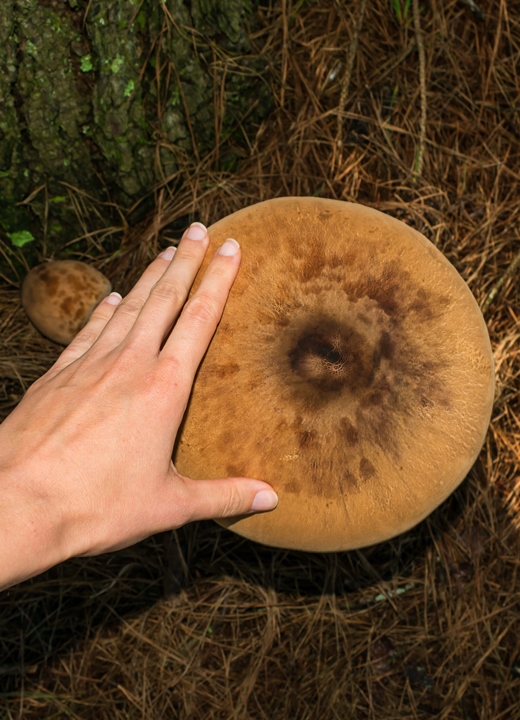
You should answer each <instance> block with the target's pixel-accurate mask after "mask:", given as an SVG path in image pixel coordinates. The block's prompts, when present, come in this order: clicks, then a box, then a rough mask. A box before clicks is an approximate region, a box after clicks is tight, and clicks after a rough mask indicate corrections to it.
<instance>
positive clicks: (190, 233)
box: [186, 222, 208, 240]
mask: <svg viewBox="0 0 520 720" xmlns="http://www.w3.org/2000/svg"><path fill="white" fill-rule="evenodd" d="M207 234H208V231H207V230H206V226H205V225H203V224H202V223H200V222H194V223H192V224H191V225H190V226H189V228H188V229H187V230H186V237H187V238H189V239H190V240H204V238H205V237H206V235H207Z"/></svg>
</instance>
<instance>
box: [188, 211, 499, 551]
mask: <svg viewBox="0 0 520 720" xmlns="http://www.w3.org/2000/svg"><path fill="white" fill-rule="evenodd" d="M209 233H210V237H211V242H212V246H211V248H210V250H209V252H208V257H209V256H211V255H212V254H213V252H214V251H215V249H216V248H217V246H218V245H220V244H221V243H222V242H223V241H224V240H225V239H226V238H227V237H235V238H236V239H237V240H238V241H239V242H240V243H241V246H242V251H243V252H242V257H243V259H242V268H241V270H240V272H239V275H238V278H237V280H236V281H235V285H234V286H233V289H232V292H231V295H230V298H229V301H228V304H227V306H226V309H225V313H224V316H223V319H222V321H221V324H220V327H219V329H218V330H217V333H216V335H215V338H214V340H213V342H212V344H211V346H210V348H209V350H208V353H207V355H206V357H205V359H204V361H203V363H202V366H201V368H200V372H199V374H198V377H197V380H196V382H195V386H194V389H193V394H192V397H191V400H190V404H189V407H188V412H187V416H186V420H185V424H184V428H183V431H182V435H181V437H180V440H179V444H178V449H177V453H176V458H175V461H176V464H177V467H178V469H179V471H180V472H182V473H185V474H187V475H190V476H192V477H201V478H203V477H219V476H237V475H238V476H247V477H254V478H259V479H262V480H266V481H268V482H269V483H271V484H272V485H273V487H274V489H275V490H276V491H277V492H278V494H279V499H280V501H279V505H278V507H277V508H276V510H274V511H272V512H270V513H264V514H259V515H254V516H248V517H243V518H236V519H232V520H225V521H221V522H222V524H223V525H225V526H227V527H229V528H231V529H232V530H234V531H235V532H237V533H239V534H240V535H243V536H245V537H247V538H251V539H253V540H256V541H258V542H261V543H264V544H267V545H274V546H278V547H284V548H293V549H299V550H311V551H337V550H346V549H351V548H356V547H363V546H366V545H371V544H373V543H377V542H380V541H382V540H386V539H388V538H391V537H393V536H395V535H397V534H399V533H401V532H403V531H405V530H407V529H408V528H410V527H412V526H413V525H415V524H416V523H418V522H419V521H420V520H422V519H423V518H424V517H425V516H426V515H428V514H429V513H430V512H431V511H432V510H433V509H434V508H435V507H437V506H438V505H439V504H440V503H441V502H442V501H443V500H444V499H445V498H446V497H447V496H448V495H449V494H450V493H451V492H452V491H453V490H454V488H455V487H456V486H457V485H458V484H459V483H460V482H461V481H462V479H463V478H464V477H465V475H466V474H467V472H468V471H469V469H470V467H471V465H472V464H473V462H474V461H475V459H476V457H477V455H478V452H479V450H480V448H481V446H482V443H483V441H484V437H485V434H486V430H487V427H488V423H489V419H490V414H491V407H492V401H493V390H494V377H493V358H492V354H491V347H490V342H489V337H488V333H487V329H486V326H485V323H484V320H483V318H482V315H481V313H480V310H479V308H478V306H477V303H476V302H475V299H474V298H473V295H472V294H471V292H470V290H469V289H468V287H467V285H466V283H465V282H464V281H463V279H462V278H461V277H460V275H459V274H458V273H457V271H456V270H455V269H454V267H453V266H452V265H451V264H450V263H449V262H448V260H446V258H445V257H444V256H443V255H442V254H441V253H440V252H439V251H438V250H437V249H436V248H435V246H434V245H432V243H430V242H429V241H428V240H427V239H426V238H425V237H423V236H422V235H421V234H420V233H418V232H416V231H415V230H413V229H412V228H410V227H408V226H407V225H405V224H404V223H402V222H400V221H398V220H395V219H394V218H392V217H389V216H387V215H384V214H383V213H380V212H378V211H376V210H372V209H369V208H367V207H364V206H362V205H355V204H351V203H345V202H340V201H336V200H323V199H317V198H282V199H277V200H271V201H267V202H263V203H259V204H258V205H253V206H251V207H248V208H246V209H244V210H240V211H239V212H236V213H234V214H233V215H231V216H229V217H226V218H224V219H223V220H221V221H220V222H217V223H216V224H215V225H213V226H212V227H211V228H210V230H209ZM204 267H205V266H204ZM204 267H203V268H202V270H201V273H202V272H203V270H204ZM198 277H199V279H200V274H199V276H198Z"/></svg>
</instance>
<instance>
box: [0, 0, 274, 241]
mask: <svg viewBox="0 0 520 720" xmlns="http://www.w3.org/2000/svg"><path fill="white" fill-rule="evenodd" d="M256 2H257V0H253V2H251V3H249V2H244V0H2V2H1V3H0V226H1V227H2V228H3V230H4V231H5V232H8V233H13V232H16V231H20V230H23V229H32V230H35V229H36V230H35V234H36V235H37V236H38V233H41V232H45V233H46V235H47V237H48V241H49V243H50V246H52V247H56V246H59V245H60V244H63V242H64V241H67V240H70V239H71V237H74V235H75V234H78V233H79V234H81V230H83V231H85V230H88V229H89V227H88V226H86V225H85V218H84V217H80V216H81V212H80V211H78V203H77V202H74V201H73V199H72V196H73V192H72V193H71V192H70V188H69V192H67V185H64V183H65V184H68V186H70V187H73V188H78V189H79V190H80V191H83V192H84V193H87V194H88V195H89V196H91V197H93V198H95V199H96V200H99V201H105V202H106V201H111V202H115V203H117V204H118V205H121V206H123V207H129V206H131V205H132V204H133V203H134V202H135V201H136V200H138V199H140V198H142V197H144V196H146V195H147V194H148V195H149V193H150V191H151V190H152V188H153V187H154V186H155V185H156V183H157V182H159V181H161V180H164V179H165V178H168V177H169V176H171V175H172V174H173V173H175V172H176V170H177V169H178V167H179V158H181V157H183V156H184V157H185V156H186V154H193V155H194V156H195V158H201V157H203V156H205V155H207V153H208V152H210V151H211V150H215V148H218V152H215V153H214V157H215V162H217V163H218V167H220V168H221V169H222V168H223V167H225V168H232V166H233V163H234V162H235V161H236V159H237V157H238V156H239V155H240V153H241V152H243V150H241V147H242V148H243V147H244V145H245V137H244V135H247V134H248V133H249V134H250V133H251V132H252V131H254V127H255V125H257V124H258V123H259V122H260V120H261V119H262V117H264V116H265V115H266V114H267V113H268V112H269V110H270V104H271V100H270V93H269V90H268V85H267V82H266V79H265V75H266V72H267V68H266V61H265V59H264V58H262V57H260V56H259V55H258V54H255V52H254V50H253V48H252V47H251V44H250V41H249V40H248V31H249V29H250V28H251V27H252V26H254V25H255V23H256V22H257V14H256V10H257V6H256ZM38 188H40V189H38ZM31 194H33V197H32V199H31V201H30V203H29V205H23V206H20V205H19V204H18V203H20V201H22V200H23V199H24V198H27V196H29V195H31ZM29 207H30V212H29V210H28V208H29ZM143 208H146V204H144V205H143ZM102 217H103V215H102V213H101V215H100V216H99V217H98V222H101V221H102ZM35 218H37V222H36V224H35Z"/></svg>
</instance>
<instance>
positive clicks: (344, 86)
mask: <svg viewBox="0 0 520 720" xmlns="http://www.w3.org/2000/svg"><path fill="white" fill-rule="evenodd" d="M366 8H367V0H360V4H359V13H358V16H357V21H356V24H355V26H354V33H353V35H352V39H351V41H350V45H349V46H348V49H347V56H346V68H345V75H344V76H343V80H342V82H341V93H340V96H339V105H338V109H337V116H338V128H337V131H336V146H335V153H334V154H335V155H336V153H338V154H339V152H338V151H339V150H341V148H342V147H343V140H342V135H343V113H344V112H345V106H346V104H347V98H348V91H349V88H350V81H351V79H352V70H353V68H354V59H355V57H356V53H357V49H358V41H359V33H360V32H361V28H362V26H363V19H364V17H365V10H366ZM334 164H335V163H334Z"/></svg>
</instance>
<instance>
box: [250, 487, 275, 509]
mask: <svg viewBox="0 0 520 720" xmlns="http://www.w3.org/2000/svg"><path fill="white" fill-rule="evenodd" d="M277 505H278V495H277V494H276V493H275V492H274V491H273V490H260V492H257V493H256V495H255V499H254V500H253V504H252V505H251V512H261V511H262V510H274V508H275V507H276V506H277Z"/></svg>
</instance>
